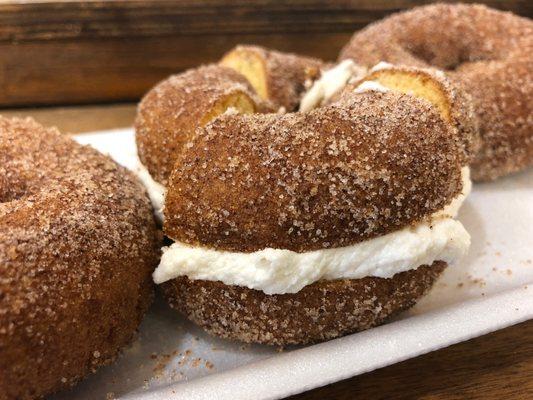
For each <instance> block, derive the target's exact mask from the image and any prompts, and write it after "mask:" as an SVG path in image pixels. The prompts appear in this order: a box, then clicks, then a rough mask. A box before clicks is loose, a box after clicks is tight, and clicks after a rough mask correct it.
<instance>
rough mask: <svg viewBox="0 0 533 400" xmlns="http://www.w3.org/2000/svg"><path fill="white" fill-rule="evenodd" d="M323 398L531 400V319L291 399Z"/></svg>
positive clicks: (91, 118) (129, 112) (27, 112)
mask: <svg viewBox="0 0 533 400" xmlns="http://www.w3.org/2000/svg"><path fill="white" fill-rule="evenodd" d="M134 113H135V104H115V105H107V106H83V107H79V106H77V107H56V108H36V109H19V110H0V114H2V115H7V116H14V115H16V116H32V117H34V118H36V119H37V120H38V121H39V122H41V123H43V124H45V125H56V126H58V127H59V129H60V130H61V131H63V132H65V133H82V132H88V131H94V130H98V129H113V128H122V127H126V126H131V123H132V121H133V116H134ZM354 362H358V360H354ZM319 399H338V400H348V399H350V400H351V399H357V400H359V399H360V400H367V399H372V400H412V399H416V400H466V399H469V400H507V399H513V400H531V399H533V320H532V321H528V322H524V323H522V324H520V325H516V326H514V327H510V328H507V329H504V330H501V331H498V332H494V333H491V334H489V335H485V336H482V337H479V338H476V339H473V340H470V341H467V342H464V343H460V344H457V345H454V346H451V347H448V348H445V349H442V350H438V351H436V352H433V353H429V354H426V355H423V356H420V357H417V358H414V359H411V360H407V361H404V362H402V363H399V364H395V365H391V366H389V367H386V368H382V369H380V370H377V371H374V372H370V373H367V374H364V375H361V376H358V377H354V378H351V379H347V380H345V381H341V382H338V383H335V384H332V385H328V386H325V387H323V388H318V389H315V390H312V391H310V392H307V393H303V394H301V395H298V396H294V397H292V398H291V400H319Z"/></svg>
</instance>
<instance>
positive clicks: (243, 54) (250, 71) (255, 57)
mask: <svg viewBox="0 0 533 400" xmlns="http://www.w3.org/2000/svg"><path fill="white" fill-rule="evenodd" d="M220 64H221V65H223V66H225V67H228V68H231V69H233V70H235V71H237V72H239V73H241V74H242V75H244V76H245V77H246V79H248V81H249V82H250V85H252V87H253V88H254V89H255V91H256V92H257V94H258V95H259V96H260V97H261V98H262V99H263V100H268V89H267V77H266V76H267V74H266V70H265V60H264V59H263V57H262V56H261V55H260V54H259V53H257V52H255V51H253V50H251V49H245V48H236V49H234V50H232V51H231V52H229V53H228V54H227V55H226V56H224V58H222V60H221V61H220Z"/></svg>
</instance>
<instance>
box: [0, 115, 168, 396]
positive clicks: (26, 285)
mask: <svg viewBox="0 0 533 400" xmlns="http://www.w3.org/2000/svg"><path fill="white" fill-rule="evenodd" d="M159 242H160V240H159V234H158V233H157V230H156V227H155V222H154V219H153V215H152V209H151V207H150V204H149V201H148V198H147V196H146V193H145V191H144V190H143V188H142V187H141V185H140V183H138V182H137V180H136V179H135V177H134V176H133V175H132V174H131V173H130V172H128V171H127V170H126V169H125V168H123V167H120V166H118V165H117V164H116V163H115V162H114V161H112V160H111V159H110V158H108V157H106V156H103V155H102V154H100V153H98V152H97V151H96V150H94V149H92V148H89V147H85V146H81V145H79V144H77V143H75V142H74V141H72V140H71V139H69V138H68V137H66V136H62V135H61V134H60V133H59V132H58V131H57V130H55V129H46V128H44V127H42V126H41V125H39V124H38V123H36V122H35V121H33V120H31V119H6V118H2V117H0V398H2V399H6V400H11V399H33V398H40V397H42V396H44V395H47V394H49V393H51V392H54V391H56V390H59V389H61V388H63V387H68V386H70V385H72V384H74V383H75V382H76V381H78V380H79V379H81V378H82V377H84V376H85V375H86V374H88V373H89V372H91V371H94V370H95V369H96V368H97V367H99V366H101V365H103V364H106V363H109V362H110V361H111V360H113V359H114V358H115V357H116V356H117V353H118V352H119V350H120V349H121V348H122V347H123V346H124V345H126V344H127V343H128V342H129V341H130V340H131V339H132V337H133V335H134V333H135V331H136V329H137V327H138V325H139V322H140V320H141V317H142V316H143V314H144V312H145V311H146V309H147V307H148V305H149V304H150V302H151V299H152V292H153V285H152V282H151V277H150V274H151V273H152V271H153V269H154V268H155V266H156V264H157V262H158V259H159V249H158V247H159V246H160V243H159Z"/></svg>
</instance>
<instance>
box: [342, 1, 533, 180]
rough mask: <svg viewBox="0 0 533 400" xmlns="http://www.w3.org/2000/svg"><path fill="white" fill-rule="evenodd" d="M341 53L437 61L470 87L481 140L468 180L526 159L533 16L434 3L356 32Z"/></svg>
mask: <svg viewBox="0 0 533 400" xmlns="http://www.w3.org/2000/svg"><path fill="white" fill-rule="evenodd" d="M339 58H340V59H341V60H344V59H353V60H354V61H356V62H357V63H361V64H363V65H366V66H367V67H371V66H373V65H375V64H376V63H378V62H380V61H386V62H389V63H393V64H402V65H410V66H419V67H430V66H433V67H436V68H439V69H442V70H444V71H445V73H446V75H447V76H448V77H450V78H451V79H452V80H454V81H455V82H457V83H459V84H460V85H461V86H462V87H464V89H465V90H466V91H467V93H468V94H470V95H471V97H472V99H473V103H474V109H475V112H476V114H477V116H478V118H479V123H480V133H481V139H482V146H481V149H480V151H479V152H478V153H477V156H476V158H475V159H474V161H473V162H472V164H471V165H472V176H473V178H474V179H475V180H490V179H495V178H497V177H500V176H503V175H506V174H509V173H512V172H515V171H520V170H522V169H524V168H526V167H528V166H530V165H532V164H533V119H532V118H533V22H532V21H531V20H529V19H527V18H522V17H518V16H516V15H513V14H511V13H508V12H501V11H497V10H493V9H490V8H488V7H485V6H482V5H463V4H453V5H452V4H433V5H428V6H423V7H418V8H415V9H413V10H409V11H406V12H402V13H398V14H395V15H392V16H390V17H388V18H386V19H384V20H382V21H378V22H376V23H373V24H371V25H369V26H368V27H366V28H365V29H363V30H361V31H360V32H356V33H355V34H354V36H353V37H352V39H351V40H350V42H349V43H348V44H347V45H346V46H345V47H344V49H343V50H342V52H341V54H340V57H339Z"/></svg>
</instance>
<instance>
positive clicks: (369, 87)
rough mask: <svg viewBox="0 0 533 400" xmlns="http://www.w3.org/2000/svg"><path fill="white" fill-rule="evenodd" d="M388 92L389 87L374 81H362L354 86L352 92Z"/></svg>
mask: <svg viewBox="0 0 533 400" xmlns="http://www.w3.org/2000/svg"><path fill="white" fill-rule="evenodd" d="M372 91H373V92H382V93H385V92H388V91H389V89H388V88H386V87H385V86H383V85H382V84H380V83H379V82H376V81H364V82H363V83H361V84H360V85H359V86H357V87H356V88H355V90H354V91H353V92H354V93H364V92H372Z"/></svg>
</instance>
